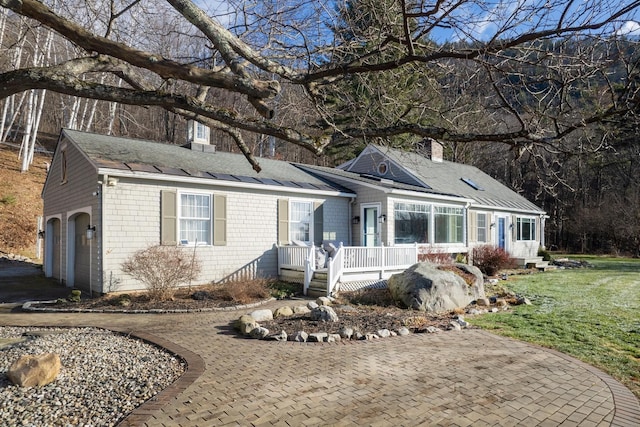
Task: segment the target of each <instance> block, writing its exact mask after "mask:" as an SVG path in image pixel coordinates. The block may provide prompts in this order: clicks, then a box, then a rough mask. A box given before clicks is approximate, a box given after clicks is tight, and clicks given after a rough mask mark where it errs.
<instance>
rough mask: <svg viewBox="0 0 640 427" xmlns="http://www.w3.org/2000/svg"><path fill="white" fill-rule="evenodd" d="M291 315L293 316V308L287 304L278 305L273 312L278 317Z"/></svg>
mask: <svg viewBox="0 0 640 427" xmlns="http://www.w3.org/2000/svg"><path fill="white" fill-rule="evenodd" d="M289 316H293V309H292V308H291V307H289V306H287V305H285V306H284V307H278V308H276V310H275V311H274V312H273V317H274V318H276V319H277V318H278V317H289Z"/></svg>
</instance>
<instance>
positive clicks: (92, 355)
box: [0, 327, 185, 426]
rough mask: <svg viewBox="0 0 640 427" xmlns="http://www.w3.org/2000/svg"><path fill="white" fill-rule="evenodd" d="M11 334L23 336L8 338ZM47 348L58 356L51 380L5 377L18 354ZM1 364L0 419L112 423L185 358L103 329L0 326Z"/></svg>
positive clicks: (175, 372)
mask: <svg viewBox="0 0 640 427" xmlns="http://www.w3.org/2000/svg"><path fill="white" fill-rule="evenodd" d="M15 339H25V341H23V342H18V343H13V344H9V342H11V341H12V340H15ZM3 343H4V344H5V346H4V347H3V346H2V344H3ZM50 352H51V353H58V354H59V355H60V359H61V362H62V369H61V371H60V374H59V375H58V377H57V379H56V380H55V381H54V382H52V383H51V384H48V385H46V386H44V387H27V388H23V387H18V386H16V385H14V384H12V383H11V382H10V381H9V380H8V379H7V377H6V372H7V370H8V369H9V366H10V365H11V364H12V363H13V362H14V361H16V360H17V359H18V358H19V357H20V356H21V355H23V354H34V355H35V354H42V353H50ZM0 369H2V371H1V374H0V425H2V426H114V425H116V424H117V423H118V422H119V421H121V420H122V419H123V418H124V417H125V416H126V415H127V414H129V413H130V412H131V411H132V410H133V409H135V408H136V407H138V406H140V405H141V404H142V403H143V402H145V401H146V400H148V399H149V398H151V397H153V396H154V395H156V394H157V393H159V392H160V391H161V390H162V389H164V388H165V387H167V386H168V385H169V384H171V383H172V382H173V381H175V380H176V379H177V378H178V377H180V375H182V373H183V372H184V371H185V364H184V362H183V361H182V360H181V359H179V358H178V357H176V356H174V355H172V354H170V353H168V352H166V351H164V350H162V349H160V348H158V347H156V346H153V345H151V344H148V343H145V342H143V341H140V340H138V339H132V338H128V337H126V336H123V335H120V334H117V333H114V332H111V331H107V330H103V329H98V328H38V329H36V328H24V327H0Z"/></svg>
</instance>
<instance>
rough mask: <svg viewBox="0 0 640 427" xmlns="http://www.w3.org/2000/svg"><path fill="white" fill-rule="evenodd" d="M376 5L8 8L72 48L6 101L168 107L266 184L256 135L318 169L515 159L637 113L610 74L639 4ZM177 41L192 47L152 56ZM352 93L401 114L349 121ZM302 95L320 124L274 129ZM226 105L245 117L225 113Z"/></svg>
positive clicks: (23, 80) (22, 79)
mask: <svg viewBox="0 0 640 427" xmlns="http://www.w3.org/2000/svg"><path fill="white" fill-rule="evenodd" d="M378 3H379V4H382V3H383V2H376V1H373V0H359V1H354V0H351V1H348V0H345V1H338V2H335V3H327V2H323V1H317V0H305V1H303V2H299V1H295V2H294V1H292V0H276V1H264V2H256V3H252V2H238V4H234V3H233V1H232V2H230V3H228V4H229V5H230V6H231V7H230V8H229V9H228V10H222V11H221V10H219V11H204V10H202V9H201V8H199V7H198V6H196V5H195V4H194V3H193V2H191V1H189V0H166V1H165V2H163V1H161V0H156V1H145V2H142V1H139V0H128V1H126V0H125V1H112V2H106V1H103V0H92V1H89V2H84V6H83V7H81V8H80V9H78V8H75V5H73V6H67V7H63V8H61V9H60V10H59V11H54V10H52V8H51V7H49V6H48V2H47V1H42V2H41V1H37V0H0V6H1V7H3V8H6V9H8V10H10V11H11V12H12V13H14V14H18V15H21V16H23V17H25V18H29V19H31V20H34V21H35V22H37V23H39V24H40V25H43V26H45V27H47V28H49V29H51V30H53V31H55V32H56V33H57V34H59V35H60V36H61V37H64V38H65V39H66V40H68V42H70V43H72V44H73V45H74V46H75V48H76V49H77V50H76V51H77V55H76V56H75V57H73V58H70V59H66V60H61V61H59V62H57V63H55V64H52V65H47V66H41V67H36V66H16V67H14V68H12V69H8V70H6V71H4V72H2V73H1V74H0V98H6V97H10V96H12V95H15V94H17V93H20V92H22V91H25V90H31V89H47V90H50V91H54V92H59V93H62V94H67V95H72V96H78V97H83V98H89V99H99V100H104V101H108V102H118V103H122V104H131V105H142V106H157V107H161V108H164V109H166V110H168V111H171V112H173V113H176V114H179V115H181V116H183V117H185V118H191V119H196V120H199V121H201V122H203V123H206V124H208V125H210V126H212V127H214V128H217V129H219V130H220V131H222V132H225V133H226V134H227V135H228V136H229V137H230V138H232V139H233V140H234V142H235V144H236V145H237V146H238V147H239V149H240V150H241V151H242V152H243V153H244V155H245V156H246V157H247V159H248V160H249V161H250V162H251V163H252V164H253V166H254V168H255V169H256V170H259V165H258V163H257V161H256V159H255V158H254V157H253V154H252V153H251V151H250V149H249V147H248V146H247V144H246V142H245V141H246V139H247V135H250V134H252V133H253V134H263V135H269V136H272V137H275V138H278V139H279V140H281V141H285V142H288V143H291V144H295V145H298V146H300V147H303V148H305V149H308V150H310V151H311V152H313V153H316V154H320V153H322V152H323V151H324V150H325V148H326V147H327V146H329V145H330V144H332V143H338V142H340V141H350V140H352V139H354V138H365V139H370V138H392V137H396V136H399V135H416V136H417V137H432V138H436V139H439V140H442V141H444V142H451V143H466V142H476V141H493V142H502V143H505V144H509V145H510V146H511V147H513V150H514V152H515V153H517V154H518V155H521V154H523V153H524V152H526V151H527V150H529V149H530V147H532V146H535V145H545V146H546V145H553V144H555V145H557V146H561V145H562V142H563V141H564V140H565V139H566V138H567V137H568V136H569V135H571V134H572V133H574V132H575V131H576V130H579V129H585V128H589V127H591V126H594V125H595V124H598V123H601V122H603V121H607V120H615V119H619V118H620V117H623V116H624V115H625V114H629V112H630V111H635V109H636V102H637V97H636V96H635V88H634V87H633V85H631V84H629V82H631V81H632V80H633V79H634V75H633V74H628V75H621V76H615V80H613V79H612V77H611V75H610V74H609V71H610V70H611V67H612V64H613V63H614V62H615V61H618V60H620V58H621V57H625V58H626V59H625V60H627V61H628V62H629V63H631V62H633V59H632V57H633V56H634V49H627V50H624V51H623V50H615V49H611V46H614V45H612V44H610V41H611V40H614V39H616V38H620V37H623V36H624V35H625V34H626V33H625V31H627V30H628V29H629V28H631V29H633V28H634V27H633V23H634V22H635V20H636V14H637V10H638V6H639V5H640V1H631V2H625V1H621V0H604V1H596V0H586V1H583V2H580V3H577V2H574V1H569V2H564V1H558V0H551V1H534V2H529V1H517V2H498V3H494V2H491V3H488V2H483V1H475V0H452V1H440V0H438V1H435V2H432V3H428V4H427V3H425V2H423V1H417V2H416V1H411V2H410V1H406V0H397V1H387V2H384V7H382V8H380V7H377V4H378ZM360 6H366V7H360ZM229 10H233V11H234V12H233V13H230V12H229ZM105 11H106V12H105ZM175 22H177V23H180V25H178V26H174V27H167V26H165V25H164V24H166V23H175ZM630 23H631V24H630ZM187 24H188V25H187ZM636 26H637V24H636ZM174 28H179V30H175V32H174ZM146 34H153V35H161V36H162V37H159V38H155V39H154V38H153V37H147V36H145V35H146ZM172 38H176V39H177V38H180V40H181V41H182V40H184V41H185V43H184V44H183V45H182V46H176V49H168V48H167V46H168V44H167V43H157V42H158V41H159V40H162V39H164V40H165V41H166V40H171V39H172ZM605 44H606V46H607V47H606V48H605V47H604V46H605ZM631 45H634V44H633V43H631ZM627 46H629V45H627ZM634 46H635V45H634ZM629 71H630V72H632V71H633V70H631V69H630V70H629ZM100 73H109V74H111V75H113V76H117V77H118V78H121V79H122V81H123V82H125V83H126V85H122V86H119V85H117V84H116V81H117V79H107V80H105V81H101V80H100V78H99V77H97V76H99V75H101V74H100ZM414 73H417V74H419V75H420V76H424V78H426V79H428V82H427V83H428V85H427V86H428V90H423V89H416V90H414V89H415V88H416V87H417V86H416V85H413V86H411V87H407V91H409V92H411V93H410V96H408V97H406V99H405V100H404V101H403V105H402V107H403V108H404V109H402V108H400V109H398V106H397V105H395V104H394V102H393V99H390V98H388V96H387V95H388V94H387V93H385V92H384V91H380V90H379V87H380V85H381V84H384V82H385V81H386V82H388V81H393V79H394V77H398V81H406V80H403V79H405V78H406V77H407V75H411V74H414ZM354 79H356V80H359V82H360V84H362V85H363V87H366V88H367V90H368V92H369V93H372V94H376V95H377V96H376V99H377V101H376V102H378V101H380V102H381V103H382V104H383V105H384V104H385V103H386V104H387V107H388V111H392V112H393V114H390V115H389V116H388V117H387V115H386V114H384V112H385V111H387V110H384V109H383V110H381V111H382V112H383V114H382V116H384V117H385V118H386V120H383V121H373V120H364V121H363V120H358V118H357V117H354V120H350V121H344V120H341V119H342V115H343V113H344V111H345V110H344V106H345V104H344V102H338V103H336V102H333V100H332V99H333V98H335V97H336V96H338V97H340V96H341V95H340V94H345V93H348V92H345V91H348V90H351V87H350V86H351V84H352V83H353V80H354ZM420 83H421V84H424V83H425V82H420ZM406 84H407V85H409V84H410V83H409V82H408V81H407V83H406ZM478 85H482V86H478ZM620 85H621V88H622V90H620ZM479 87H482V89H481V90H478V88H479ZM295 88H302V91H299V92H298V94H302V95H303V98H301V99H300V101H299V102H298V103H297V105H298V106H302V107H303V108H304V109H305V111H307V112H309V113H313V114H312V115H311V114H310V115H309V116H307V117H305V119H304V120H299V119H298V117H296V116H295V115H286V117H287V118H286V119H285V120H278V117H279V116H280V115H281V113H280V111H279V109H278V107H280V108H282V106H280V104H279V102H278V99H282V98H281V97H282V95H283V91H285V90H295ZM434 94H437V97H434ZM235 95H240V98H238V97H236V96H235ZM225 96H226V98H233V99H234V100H236V101H234V102H236V103H234V105H228V104H225V103H224V102H221V100H223V99H224V97H225ZM343 98H344V99H346V101H348V102H350V103H351V104H352V107H356V108H351V111H362V112H363V113H364V114H365V116H364V117H366V114H371V113H370V111H368V107H369V105H372V104H373V101H372V99H373V98H369V99H367V100H365V101H366V103H364V104H360V105H358V102H359V100H358V97H351V98H345V97H343ZM435 101H437V102H435ZM469 101H472V102H469ZM337 107H340V108H337ZM391 107H393V108H391ZM470 107H471V108H470ZM478 123H480V124H481V125H480V126H478Z"/></svg>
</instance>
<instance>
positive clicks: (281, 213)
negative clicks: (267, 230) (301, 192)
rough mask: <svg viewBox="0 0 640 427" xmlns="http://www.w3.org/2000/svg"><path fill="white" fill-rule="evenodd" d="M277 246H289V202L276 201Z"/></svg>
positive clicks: (283, 200)
mask: <svg viewBox="0 0 640 427" xmlns="http://www.w3.org/2000/svg"><path fill="white" fill-rule="evenodd" d="M278 244H279V245H287V244H289V200H287V199H279V200H278Z"/></svg>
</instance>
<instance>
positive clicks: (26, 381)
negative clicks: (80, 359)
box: [6, 353, 62, 387]
mask: <svg viewBox="0 0 640 427" xmlns="http://www.w3.org/2000/svg"><path fill="white" fill-rule="evenodd" d="M61 367H62V364H61V363H60V356H59V355H58V354H56V353H45V354H39V355H31V354H24V355H22V356H20V358H19V359H18V360H16V361H15V362H13V363H12V364H11V366H10V367H9V370H8V371H7V374H6V375H7V378H9V381H11V382H12V383H14V384H15V385H18V386H20V387H34V386H38V387H41V386H44V385H47V384H49V383H51V382H53V381H54V380H55V379H56V377H57V376H58V374H59V373H60V368H61Z"/></svg>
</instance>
